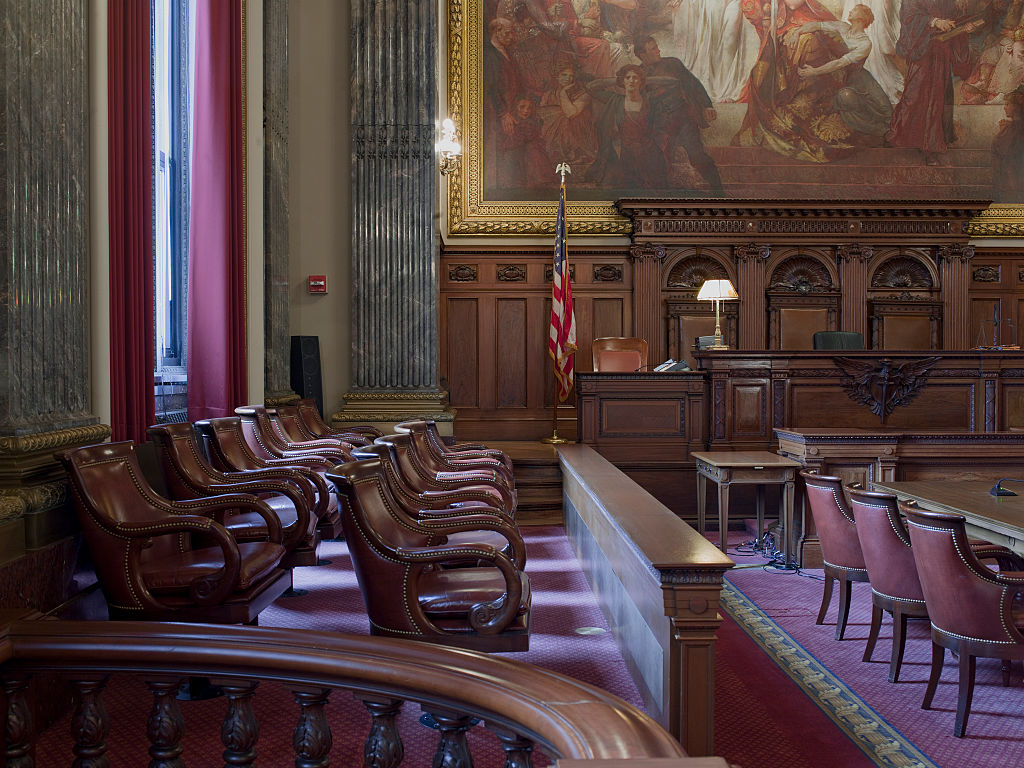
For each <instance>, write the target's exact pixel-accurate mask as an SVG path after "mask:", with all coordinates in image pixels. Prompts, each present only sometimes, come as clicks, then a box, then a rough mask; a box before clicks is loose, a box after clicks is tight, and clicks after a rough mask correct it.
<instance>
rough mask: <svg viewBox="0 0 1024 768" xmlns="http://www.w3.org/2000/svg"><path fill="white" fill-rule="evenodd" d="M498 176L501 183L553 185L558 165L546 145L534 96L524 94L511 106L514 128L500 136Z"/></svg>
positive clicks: (532, 186) (512, 184)
mask: <svg viewBox="0 0 1024 768" xmlns="http://www.w3.org/2000/svg"><path fill="white" fill-rule="evenodd" d="M498 150H499V152H498V179H499V181H500V182H501V184H502V186H506V187H510V188H512V189H528V188H536V187H544V186H550V180H551V178H552V173H551V169H552V168H554V167H555V165H554V163H553V162H552V161H551V158H550V157H549V156H548V153H547V150H546V149H545V147H544V136H543V135H542V132H541V122H540V118H539V117H537V105H536V104H535V103H534V101H533V99H532V98H530V97H529V96H527V95H523V96H521V97H520V98H518V99H516V103H515V108H514V109H513V110H512V129H511V130H510V131H503V132H502V133H501V134H500V135H499V138H498Z"/></svg>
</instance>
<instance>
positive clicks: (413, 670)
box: [0, 620, 725, 768]
mask: <svg viewBox="0 0 1024 768" xmlns="http://www.w3.org/2000/svg"><path fill="white" fill-rule="evenodd" d="M0 673H2V676H3V681H4V699H5V700H6V712H7V722H6V732H7V738H6V765H7V766H8V767H9V768H10V767H12V766H16V767H17V768H30V766H34V765H36V763H35V762H34V759H33V751H34V747H35V740H36V738H37V737H36V734H35V733H34V729H33V727H32V715H31V713H32V710H33V702H32V701H31V697H30V694H29V690H30V685H29V683H30V681H31V678H32V676H33V675H35V674H39V673H46V674H52V673H57V674H59V675H61V676H62V677H65V678H66V679H67V680H68V681H69V682H70V684H71V687H72V688H73V689H74V691H75V694H76V696H75V699H76V704H75V711H74V714H73V716H72V719H71V730H72V739H73V742H74V746H73V752H74V754H75V756H76V760H78V762H75V765H90V766H99V765H105V764H106V763H105V762H104V759H103V756H104V754H105V752H106V751H107V748H106V744H105V739H106V736H107V733H108V730H109V722H108V716H107V714H106V710H105V707H104V705H103V701H102V694H103V688H104V685H105V683H106V679H107V677H108V676H109V675H110V674H113V673H125V674H132V675H136V676H137V677H139V678H140V679H142V680H144V681H145V683H146V686H147V687H148V689H149V691H150V693H151V695H152V704H151V705H149V704H144V705H142V706H140V707H139V708H138V713H139V720H140V723H139V725H138V727H139V728H140V729H143V730H144V731H145V733H146V735H147V737H148V739H149V743H150V750H149V751H150V755H151V757H152V759H153V762H151V763H150V765H160V766H171V765H181V764H183V763H179V762H176V761H177V760H178V758H179V756H181V757H182V759H184V757H185V756H186V755H187V751H186V748H185V740H184V736H185V734H184V730H185V729H184V724H183V720H182V718H181V712H180V709H179V706H178V703H177V700H176V698H175V694H176V692H177V690H178V686H179V683H180V681H181V680H182V679H184V678H186V677H188V676H204V677H209V678H210V679H211V680H213V681H215V682H216V683H217V684H218V685H219V686H221V687H222V688H223V690H224V691H225V694H226V695H225V710H226V713H225V716H224V724H223V728H222V736H223V742H224V747H225V751H224V753H223V754H224V763H225V764H228V765H233V766H249V765H254V764H255V763H254V760H255V748H256V739H257V733H258V730H259V729H258V723H257V722H256V718H255V714H254V712H253V707H252V706H251V705H252V697H253V696H254V695H255V689H256V683H257V681H260V680H270V681H274V682H277V683H281V684H283V685H284V686H286V687H289V688H290V689H291V690H292V691H293V693H294V697H295V701H296V708H297V712H296V726H295V735H294V739H293V743H294V745H295V762H294V764H295V765H301V766H326V765H329V763H330V757H329V754H328V753H329V751H330V745H331V741H332V738H331V733H330V727H329V725H328V721H327V716H326V711H325V708H326V706H327V703H328V698H329V696H330V694H331V692H332V691H333V690H335V689H345V690H348V691H352V692H353V693H354V694H355V695H356V697H357V698H359V699H361V700H362V701H363V703H364V704H365V706H366V708H367V710H368V711H369V713H370V716H371V725H370V728H369V733H368V735H367V741H366V745H365V747H366V752H365V754H366V755H367V756H368V757H367V762H366V765H373V766H380V768H392V766H397V765H398V764H399V763H400V762H401V759H402V752H403V750H402V742H401V735H400V734H399V733H398V729H397V727H396V726H395V715H396V713H397V712H398V710H399V708H400V707H401V706H402V703H403V702H405V701H411V702H415V703H418V704H420V705H421V707H422V708H423V710H424V711H425V712H428V713H430V714H431V715H433V717H434V720H435V721H436V722H437V724H438V726H439V731H440V746H439V748H438V754H437V755H436V756H435V762H434V764H435V765H438V764H441V765H467V764H471V763H470V762H468V761H469V760H470V759H471V758H470V756H469V753H468V747H467V740H466V737H465V732H466V730H467V729H468V727H469V724H470V721H471V718H473V717H476V718H480V719H482V720H483V721H484V722H485V725H486V727H487V728H488V729H490V730H491V731H492V732H494V733H495V734H496V735H497V736H498V738H499V740H500V742H501V745H502V747H503V749H504V750H505V754H506V766H515V767H522V768H526V767H527V766H529V765H531V757H530V756H531V752H532V750H533V748H534V747H535V746H537V747H539V748H541V749H543V750H544V751H545V752H546V753H548V754H549V755H550V756H552V757H553V758H555V759H556V760H560V759H565V760H571V761H576V760H584V761H586V765H587V766H591V765H593V766H595V768H596V766H599V765H602V764H604V765H611V764H612V763H613V762H614V761H619V763H621V762H622V761H625V760H632V759H636V758H662V759H665V760H666V762H665V763H664V765H666V766H679V767H680V768H682V767H684V766H688V765H694V766H698V765H699V766H722V767H723V768H724V766H725V762H724V761H720V760H717V759H715V760H712V761H708V760H707V759H706V758H705V759H701V760H697V759H694V760H693V761H692V763H691V760H690V759H688V758H686V757H685V756H684V753H683V751H682V748H681V747H680V745H679V743H678V742H677V741H676V740H675V739H673V738H672V737H671V736H670V735H669V734H668V733H667V732H666V731H665V730H663V729H662V728H661V727H660V726H658V724H657V723H656V722H654V720H652V719H651V718H650V717H648V716H647V715H646V714H644V713H643V712H641V711H640V710H638V709H636V708H635V707H632V706H631V705H629V704H627V703H626V702H624V701H622V700H621V699H618V698H617V697H615V696H612V695H611V694H608V693H606V692H604V691H602V690H600V689H598V688H595V687H593V686H590V685H586V684H584V683H581V682H578V681H575V680H572V679H571V678H568V677H565V676H563V675H559V674H557V673H554V672H549V671H547V670H544V669H541V668H539V667H535V666H532V665H530V664H526V663H523V662H518V661H514V660H510V659H505V658H500V657H492V656H488V655H486V654H482V653H475V652H471V651H462V650H455V649H450V648H444V647H439V646H433V645H428V644H425V643H417V642H413V641H405V640H395V639H390V638H374V637H363V636H353V635H340V634H333V633H327V632H307V631H301V632H299V631H293V630H286V629H274V628H261V627H235V626H212V625H186V624H162V623H151V622H85V621H56V620H53V621H50V620H39V621H17V622H14V623H12V624H9V625H8V626H6V627H5V628H4V632H3V634H2V635H0ZM147 711H148V717H147ZM438 759H441V761H442V762H441V763H438V762H437V760H438ZM603 761H609V762H603ZM69 762H71V758H70V756H69ZM573 764H574V765H575V763H573Z"/></svg>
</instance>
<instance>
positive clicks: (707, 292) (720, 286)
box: [697, 280, 739, 349]
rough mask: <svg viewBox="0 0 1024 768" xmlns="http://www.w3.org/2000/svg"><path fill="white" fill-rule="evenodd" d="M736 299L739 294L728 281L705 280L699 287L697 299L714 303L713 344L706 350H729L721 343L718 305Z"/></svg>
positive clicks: (720, 322) (720, 321)
mask: <svg viewBox="0 0 1024 768" xmlns="http://www.w3.org/2000/svg"><path fill="white" fill-rule="evenodd" d="M738 298H739V294H738V293H736V289H735V288H733V287H732V283H730V282H729V281H728V280H705V281H704V285H702V286H701V287H700V292H699V293H698V294H697V299H698V300H700V301H713V302H715V343H714V344H712V345H711V346H710V347H708V349H728V348H729V346H728V345H727V344H723V343H722V320H721V315H720V313H719V305H720V304H721V303H722V302H723V301H729V300H730V299H738Z"/></svg>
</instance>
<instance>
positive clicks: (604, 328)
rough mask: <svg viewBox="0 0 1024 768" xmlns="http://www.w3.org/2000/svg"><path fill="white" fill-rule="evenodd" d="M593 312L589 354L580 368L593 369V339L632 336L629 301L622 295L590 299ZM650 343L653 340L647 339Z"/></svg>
mask: <svg viewBox="0 0 1024 768" xmlns="http://www.w3.org/2000/svg"><path fill="white" fill-rule="evenodd" d="M589 306H590V307H591V312H592V324H591V331H590V334H589V335H588V336H587V337H586V339H587V350H588V355H587V359H586V360H585V361H581V364H580V370H587V371H592V370H593V369H594V366H593V357H592V355H590V354H589V351H590V342H591V341H592V340H593V339H600V338H604V337H605V336H632V335H633V329H632V323H630V322H629V319H630V318H629V307H628V302H627V301H626V300H625V299H624V298H623V297H621V296H608V297H604V296H601V297H598V296H594V297H593V298H591V299H590V301H589ZM647 343H648V345H650V343H651V340H650V339H648V340H647Z"/></svg>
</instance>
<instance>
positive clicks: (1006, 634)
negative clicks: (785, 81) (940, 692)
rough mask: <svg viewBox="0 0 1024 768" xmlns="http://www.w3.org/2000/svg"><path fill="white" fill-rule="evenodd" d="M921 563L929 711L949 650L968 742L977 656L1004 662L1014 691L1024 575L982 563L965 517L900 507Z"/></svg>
mask: <svg viewBox="0 0 1024 768" xmlns="http://www.w3.org/2000/svg"><path fill="white" fill-rule="evenodd" d="M901 511H902V512H903V513H904V514H905V515H906V517H907V527H908V529H909V530H910V540H911V542H912V543H913V545H914V546H913V552H914V562H915V563H916V564H917V573H918V575H919V576H920V579H921V587H922V589H923V590H924V599H925V603H926V605H927V606H928V616H929V618H930V619H931V623H932V664H931V673H930V675H929V677H928V687H927V688H926V690H925V694H924V702H923V703H922V704H921V708H922V709H931V705H932V700H933V698H934V697H935V690H936V688H937V687H938V683H939V677H940V675H941V674H942V667H943V661H944V658H945V651H946V649H947V648H948V649H949V650H950V651H952V652H953V653H954V654H956V655H957V656H958V657H959V661H958V665H959V682H958V695H957V705H956V720H955V721H954V725H953V735H954V736H958V737H960V736H963V735H964V733H965V731H966V730H967V719H968V717H969V716H970V713H971V702H972V699H973V697H974V670H975V666H976V664H977V659H978V658H993V659H1002V660H1003V685H1009V682H1010V670H1009V664H1008V663H1007V662H1008V661H1009V660H1011V659H1024V599H1022V596H1021V590H1024V571H1001V572H997V571H994V570H992V569H991V568H988V567H987V566H986V565H985V564H984V563H982V562H981V561H980V560H979V558H978V556H977V555H976V554H975V553H974V552H973V551H972V549H971V547H970V544H969V542H968V539H967V530H966V524H965V520H964V518H963V516H961V515H946V514H941V513H938V512H928V511H925V510H923V509H918V508H915V507H911V506H907V505H901Z"/></svg>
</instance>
